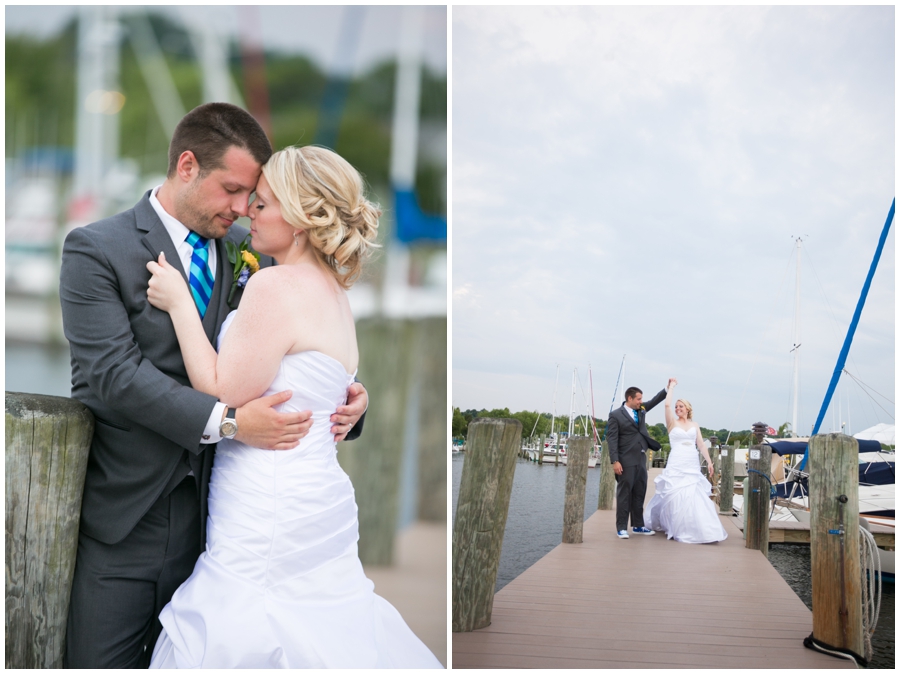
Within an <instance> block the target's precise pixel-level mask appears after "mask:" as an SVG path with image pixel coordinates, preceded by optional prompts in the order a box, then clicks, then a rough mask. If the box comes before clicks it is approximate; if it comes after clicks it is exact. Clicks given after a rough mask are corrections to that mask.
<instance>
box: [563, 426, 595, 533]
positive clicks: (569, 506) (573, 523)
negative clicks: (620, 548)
mask: <svg viewBox="0 0 900 674" xmlns="http://www.w3.org/2000/svg"><path fill="white" fill-rule="evenodd" d="M590 453H591V439H590V438H586V437H582V436H574V437H571V438H569V450H568V459H567V460H566V507H565V510H564V511H563V533H562V542H563V543H581V542H582V540H583V539H582V530H583V529H584V492H585V489H586V487H587V469H588V457H589V456H590Z"/></svg>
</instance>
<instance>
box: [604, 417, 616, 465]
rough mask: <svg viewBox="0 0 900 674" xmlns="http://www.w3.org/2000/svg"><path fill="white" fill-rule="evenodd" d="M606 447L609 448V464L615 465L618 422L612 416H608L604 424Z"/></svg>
mask: <svg viewBox="0 0 900 674" xmlns="http://www.w3.org/2000/svg"><path fill="white" fill-rule="evenodd" d="M606 445H607V447H609V462H610V463H615V462H616V461H618V460H619V420H618V419H616V417H615V415H614V414H610V415H609V421H608V422H607V423H606Z"/></svg>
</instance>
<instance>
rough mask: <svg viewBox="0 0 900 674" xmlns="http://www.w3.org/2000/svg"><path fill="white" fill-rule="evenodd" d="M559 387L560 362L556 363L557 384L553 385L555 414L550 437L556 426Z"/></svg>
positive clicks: (551, 418)
mask: <svg viewBox="0 0 900 674" xmlns="http://www.w3.org/2000/svg"><path fill="white" fill-rule="evenodd" d="M558 388H559V363H557V364H556V385H555V386H554V387H553V416H552V417H550V437H551V438H552V437H553V431H554V429H555V428H556V390H557V389H558Z"/></svg>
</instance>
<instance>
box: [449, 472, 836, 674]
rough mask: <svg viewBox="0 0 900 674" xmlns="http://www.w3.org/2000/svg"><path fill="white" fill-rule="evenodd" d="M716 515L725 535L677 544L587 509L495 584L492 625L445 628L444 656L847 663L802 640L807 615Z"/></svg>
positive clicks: (749, 664) (504, 660)
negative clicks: (575, 528)
mask: <svg viewBox="0 0 900 674" xmlns="http://www.w3.org/2000/svg"><path fill="white" fill-rule="evenodd" d="M659 472H660V470H659V469H655V470H652V471H651V478H652V477H653V476H654V475H655V474H658V473H659ZM651 485H652V480H651ZM648 492H650V493H648V494H647V498H648V500H649V498H650V497H651V495H652V489H651V490H648ZM722 521H723V524H724V526H725V527H726V531H728V536H729V537H728V539H727V540H725V541H722V542H721V543H716V544H713V545H685V544H681V543H677V542H675V541H669V540H666V538H665V536H662V535H659V534H657V535H656V536H632V537H631V538H629V539H627V540H620V539H618V538H617V537H616V535H615V513H614V512H613V511H598V512H596V513H595V514H594V515H592V516H591V517H590V518H589V519H588V521H586V522H585V524H584V543H581V544H578V545H560V546H558V547H556V548H554V549H553V550H551V551H550V552H549V553H548V554H547V555H546V556H545V557H543V558H542V559H541V560H539V561H538V562H537V563H536V564H535V565H534V566H532V567H531V568H529V569H527V570H526V571H525V572H523V573H522V574H521V575H520V576H519V577H518V578H516V579H515V580H513V581H512V582H511V583H509V584H508V585H507V586H506V587H504V588H503V589H502V590H500V592H498V593H497V594H496V595H495V597H494V607H493V612H492V623H491V625H489V626H488V627H485V628H484V629H481V630H476V631H475V632H468V633H455V634H453V637H452V639H453V645H452V661H451V663H452V666H453V667H454V668H513V667H515V668H536V667H542V668H552V669H561V668H562V669H566V668H612V667H615V668H623V669H627V668H650V667H652V668H673V669H677V668H688V667H695V668H755V667H766V668H774V667H778V668H788V669H800V668H829V669H830V668H851V669H852V668H854V665H853V663H851V662H849V661H846V660H840V659H837V658H831V657H829V656H826V655H823V654H821V653H817V652H814V651H811V650H809V649H807V648H804V646H803V639H804V638H805V637H806V636H808V635H809V634H810V632H811V631H812V614H811V613H810V611H809V610H808V609H807V608H806V606H805V605H804V604H803V602H802V601H801V600H800V598H799V597H797V596H796V595H795V594H794V592H793V591H792V590H791V589H790V587H789V586H788V585H787V583H786V582H785V581H784V580H783V579H782V578H781V576H780V575H779V574H778V572H777V571H776V570H775V569H774V568H773V567H772V566H771V564H769V561H768V560H767V559H766V558H765V556H764V555H762V554H761V553H759V552H757V551H754V550H747V549H746V548H744V542H743V538H742V535H741V531H740V530H739V529H738V528H737V526H735V523H734V521H733V519H732V518H728V517H723V518H722Z"/></svg>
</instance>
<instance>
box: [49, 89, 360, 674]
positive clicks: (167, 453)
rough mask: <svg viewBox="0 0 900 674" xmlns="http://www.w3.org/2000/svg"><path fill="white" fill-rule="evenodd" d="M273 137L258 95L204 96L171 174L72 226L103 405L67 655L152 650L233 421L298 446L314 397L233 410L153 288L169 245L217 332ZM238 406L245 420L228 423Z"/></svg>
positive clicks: (92, 389)
mask: <svg viewBox="0 0 900 674" xmlns="http://www.w3.org/2000/svg"><path fill="white" fill-rule="evenodd" d="M271 152H272V150H271V145H270V144H269V141H268V139H267V138H266V136H265V134H264V133H263V131H262V129H261V128H260V127H259V125H258V124H257V123H256V121H255V120H254V119H253V118H252V117H251V116H250V115H249V114H248V113H247V112H245V111H244V110H241V109H240V108H237V107H235V106H232V105H228V104H224V103H209V104H206V105H203V106H200V107H199V108H196V109H195V110H193V111H191V112H190V113H188V114H187V115H186V116H185V117H184V119H182V121H181V122H180V123H179V125H178V127H177V128H176V130H175V132H174V134H173V137H172V141H171V144H170V147H169V168H168V174H167V176H166V180H165V183H164V184H163V185H162V186H161V187H160V188H158V189H155V190H151V191H150V192H148V193H146V194H145V195H144V196H143V198H142V199H141V200H140V201H139V202H138V203H137V205H136V206H135V207H134V208H133V209H131V210H128V211H125V212H123V213H119V214H118V215H114V216H112V217H110V218H107V219H106V220H102V221H100V222H96V223H93V224H91V225H88V226H86V227H79V228H78V229H76V230H74V231H73V232H72V233H70V234H69V236H68V237H67V239H66V242H65V246H64V249H63V263H62V270H61V273H60V299H61V303H62V309H63V325H64V328H65V334H66V337H67V338H68V340H69V343H70V347H71V353H72V397H73V398H75V399H77V400H80V401H81V402H83V403H84V404H85V405H86V406H87V407H88V408H89V409H90V410H91V411H92V412H93V414H94V417H95V420H96V424H95V428H94V436H93V439H92V443H91V449H90V454H89V457H88V467H87V473H86V477H85V488H84V499H83V502H82V513H81V523H80V532H79V542H78V555H77V559H76V566H75V578H74V581H73V588H72V597H71V601H70V605H69V619H68V627H67V630H68V632H67V647H66V665H67V666H68V667H78V668H94V667H103V668H108V667H123V668H130V667H146V666H147V665H148V664H149V661H150V654H151V652H152V649H153V645H154V643H155V641H156V637H157V635H158V634H159V622H158V620H157V616H158V615H159V612H160V610H162V608H163V606H165V604H166V603H168V601H169V599H170V598H171V596H172V593H173V592H174V591H175V589H177V588H178V586H179V585H180V584H181V583H182V582H183V581H184V580H185V579H186V578H187V577H188V576H189V575H190V573H191V572H192V570H193V567H194V563H195V562H196V560H197V557H198V556H199V555H200V552H201V551H202V549H203V547H204V545H205V542H204V541H205V534H206V512H207V509H206V499H207V493H208V487H209V476H210V471H211V468H212V458H213V448H214V443H216V442H218V441H219V440H220V439H221V438H222V437H223V436H226V437H237V438H238V439H240V440H243V441H245V442H247V443H248V444H251V445H255V446H259V447H266V448H270V449H287V448H291V447H295V446H296V445H297V443H298V442H299V440H300V439H301V438H302V437H304V436H305V435H306V434H307V433H308V431H309V428H310V425H311V419H310V413H309V412H300V413H292V414H280V413H279V412H277V411H276V409H277V408H276V407H275V406H277V405H279V404H280V403H283V402H285V401H286V400H288V399H289V398H290V393H289V392H283V393H279V394H276V395H273V396H270V397H268V398H262V399H259V400H256V401H252V402H250V403H248V404H246V405H244V406H243V407H240V408H238V409H237V410H236V411H232V410H231V409H229V408H228V407H227V403H228V401H218V400H216V399H215V398H214V397H212V396H209V395H206V394H204V393H201V392H199V391H195V390H193V389H192V388H191V387H190V382H189V379H188V376H187V372H186V370H185V367H184V362H183V361H182V358H181V351H180V348H179V345H178V341H177V339H176V336H175V332H174V328H173V326H172V322H171V320H170V319H169V316H168V315H167V314H166V313H164V312H162V311H159V310H157V309H154V308H153V307H152V306H150V304H149V303H148V302H147V282H148V280H149V277H150V273H149V272H148V271H147V269H146V264H147V261H148V260H153V259H156V258H157V257H158V256H159V253H160V252H165V253H166V258H167V259H169V260H172V261H173V263H179V262H177V261H180V264H181V265H182V267H183V269H184V270H185V280H186V281H189V283H191V285H192V286H193V285H194V282H195V281H197V280H198V279H199V280H200V281H201V282H202V284H203V287H204V289H205V291H204V296H203V297H202V299H201V300H198V301H197V305H198V306H197V308H198V311H199V312H200V315H201V316H202V321H203V326H204V329H205V330H206V334H207V336H208V337H209V339H210V341H214V340H215V338H216V336H217V334H218V332H219V329H220V328H221V325H222V322H223V321H224V320H225V317H226V315H227V314H228V312H229V307H228V304H227V299H228V295H229V291H230V289H231V282H232V279H233V268H232V265H231V263H230V261H229V260H228V254H227V251H226V249H225V245H224V242H225V241H231V242H233V243H234V244H236V245H238V244H240V243H241V242H242V241H243V240H244V237H245V236H246V234H247V232H246V230H244V229H242V228H240V227H238V226H235V225H234V224H233V223H234V221H235V220H236V219H237V218H238V217H240V216H245V215H247V211H248V208H249V200H250V196H251V194H252V193H253V191H254V190H255V188H256V182H257V179H258V178H259V175H260V171H261V166H262V164H264V163H265V162H266V161H267V160H268V158H269V156H270V155H271ZM261 262H262V263H263V264H270V263H271V261H270V260H267V259H263V260H262V261H261ZM200 277H202V278H200ZM238 299H239V294H238ZM357 386H358V385H355V386H354V392H353V394H352V396H351V399H350V400H349V401H348V404H347V405H346V406H345V407H344V409H342V410H340V411H341V412H342V417H341V418H340V419H339V421H341V422H342V423H341V424H340V425H339V426H337V427H336V428H335V429H333V431H334V432H335V434H336V436H337V438H338V439H341V438H342V436H345V435H346V434H347V432H348V431H349V429H350V427H352V426H354V425H355V427H353V432H352V434H351V437H355V436H356V435H358V430H359V428H360V426H361V424H360V423H358V420H359V418H360V415H361V414H362V412H363V410H364V409H365V407H366V402H367V398H366V394H365V392H364V391H362V392H360V390H359V389H358V388H356V387H357ZM360 388H361V387H360ZM226 416H227V417H229V421H230V419H231V418H233V419H234V420H236V422H237V424H236V425H237V428H236V429H235V428H234V426H233V425H229V424H227V423H222V422H223V421H225V417H226ZM220 431H221V433H220ZM235 432H236V435H235Z"/></svg>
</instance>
